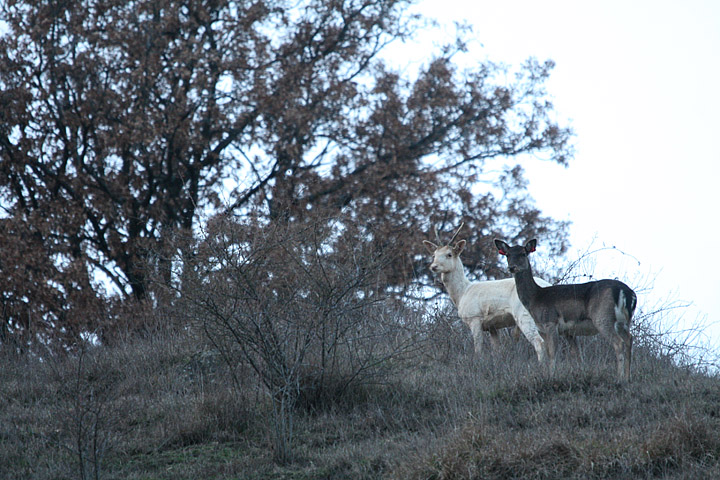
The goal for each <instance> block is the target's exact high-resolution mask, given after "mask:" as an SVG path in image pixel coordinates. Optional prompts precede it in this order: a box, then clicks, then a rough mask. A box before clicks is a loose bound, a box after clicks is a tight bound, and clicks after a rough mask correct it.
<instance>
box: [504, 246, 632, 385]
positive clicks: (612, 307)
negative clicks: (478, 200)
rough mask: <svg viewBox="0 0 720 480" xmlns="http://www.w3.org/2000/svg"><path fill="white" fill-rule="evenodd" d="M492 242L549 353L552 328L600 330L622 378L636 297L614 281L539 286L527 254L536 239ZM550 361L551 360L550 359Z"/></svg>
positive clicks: (629, 349) (629, 350) (626, 373)
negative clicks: (522, 243)
mask: <svg viewBox="0 0 720 480" xmlns="http://www.w3.org/2000/svg"><path fill="white" fill-rule="evenodd" d="M495 246H496V247H497V249H498V252H500V254H501V255H505V257H507V262H508V267H509V269H510V273H512V274H513V276H514V277H515V285H516V286H517V291H518V296H519V297H520V301H521V302H522V304H523V305H524V306H525V308H526V309H527V310H528V312H530V315H531V316H532V318H533V320H535V323H536V324H537V326H538V330H539V331H540V332H541V333H545V334H546V335H544V337H545V339H546V340H547V342H548V352H549V355H551V356H552V357H554V355H555V348H554V342H555V340H554V338H555V335H554V330H557V331H558V332H561V333H562V332H566V331H574V332H576V334H580V333H579V332H582V334H586V335H588V334H589V335H594V334H596V333H600V335H602V336H603V337H605V338H606V339H607V340H608V341H609V342H610V343H611V344H612V346H613V349H614V350H615V358H616V360H617V372H618V376H619V377H620V379H621V380H629V379H630V361H631V357H632V336H631V335H630V321H631V319H632V316H633V313H634V312H635V307H636V305H637V296H636V295H635V292H633V290H632V289H631V288H630V287H628V286H627V285H625V284H624V283H623V282H621V281H619V280H598V281H594V282H588V283H579V284H571V285H554V286H551V287H541V286H539V285H538V284H537V283H536V282H535V280H534V278H533V274H532V268H531V266H530V260H529V258H528V255H529V254H530V253H532V252H534V251H535V248H536V246H537V240H530V241H529V242H527V244H525V246H524V247H523V246H513V247H511V246H510V245H508V244H507V243H506V242H504V241H502V240H497V239H496V240H495ZM551 364H554V359H553V358H551Z"/></svg>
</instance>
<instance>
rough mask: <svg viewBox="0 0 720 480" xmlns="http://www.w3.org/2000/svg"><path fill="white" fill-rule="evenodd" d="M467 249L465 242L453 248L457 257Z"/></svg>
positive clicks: (460, 241) (460, 242)
mask: <svg viewBox="0 0 720 480" xmlns="http://www.w3.org/2000/svg"><path fill="white" fill-rule="evenodd" d="M464 249H465V240H459V241H458V242H457V243H456V244H455V246H454V247H453V253H454V254H455V255H456V256H457V255H460V253H462V251H463V250H464Z"/></svg>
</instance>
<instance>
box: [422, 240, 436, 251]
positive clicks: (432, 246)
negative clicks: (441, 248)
mask: <svg viewBox="0 0 720 480" xmlns="http://www.w3.org/2000/svg"><path fill="white" fill-rule="evenodd" d="M423 245H425V248H427V251H428V252H430V253H435V250H437V249H438V246H437V245H435V244H434V243H432V242H428V241H427V240H423Z"/></svg>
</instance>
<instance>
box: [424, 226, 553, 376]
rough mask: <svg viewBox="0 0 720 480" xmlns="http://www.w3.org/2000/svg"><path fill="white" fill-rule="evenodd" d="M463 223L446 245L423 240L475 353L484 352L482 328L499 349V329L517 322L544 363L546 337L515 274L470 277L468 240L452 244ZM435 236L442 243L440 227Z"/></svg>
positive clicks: (543, 281)
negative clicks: (466, 263)
mask: <svg viewBox="0 0 720 480" xmlns="http://www.w3.org/2000/svg"><path fill="white" fill-rule="evenodd" d="M462 227H463V224H461V225H460V227H459V228H458V229H457V231H456V232H455V234H454V235H453V237H452V239H451V240H450V242H448V244H447V245H444V246H438V245H435V244H434V243H432V242H429V241H427V240H424V241H423V244H424V245H425V247H426V248H427V249H428V251H429V252H430V253H431V254H432V255H433V262H432V264H431V265H430V270H432V271H433V272H434V273H439V274H440V279H441V280H442V283H443V284H444V285H445V288H446V289H447V292H448V294H449V295H450V299H451V300H452V302H453V303H454V304H455V306H456V307H457V309H458V315H459V316H460V318H461V319H462V321H463V322H465V324H466V325H467V326H468V327H470V331H471V332H472V336H473V341H474V345H475V353H476V354H480V353H481V352H482V343H483V335H482V332H484V331H486V332H490V340H491V344H492V347H493V349H494V350H496V349H497V348H498V347H499V345H500V343H499V340H498V329H501V328H510V327H515V326H516V325H517V327H518V328H519V329H520V331H521V332H522V333H523V334H524V335H525V337H526V338H527V339H528V340H529V341H530V343H531V344H532V346H533V347H534V348H535V352H536V354H537V358H538V361H539V362H540V364H541V365H543V364H545V363H546V360H547V354H546V346H545V341H544V340H543V338H542V337H541V335H540V333H539V332H538V328H537V326H536V325H535V322H534V321H533V319H532V317H531V316H530V314H529V313H528V311H527V310H526V309H525V307H524V306H523V304H522V302H520V298H518V294H517V290H516V288H515V280H514V279H512V278H507V279H503V280H489V281H482V282H470V280H468V278H467V276H466V275H465V269H464V268H463V264H462V261H461V260H460V254H461V253H462V251H463V249H464V248H465V240H460V241H458V242H457V243H456V244H455V245H452V243H453V241H454V240H455V237H457V235H458V233H460V229H461V228H462ZM435 236H436V238H437V239H438V243H441V242H440V238H439V236H438V235H437V231H435ZM536 280H537V281H538V282H539V283H541V284H543V285H550V284H549V283H548V282H546V281H545V280H543V279H541V278H538V279H536Z"/></svg>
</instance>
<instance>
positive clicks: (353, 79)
mask: <svg viewBox="0 0 720 480" xmlns="http://www.w3.org/2000/svg"><path fill="white" fill-rule="evenodd" d="M410 3H411V2H409V1H400V0H345V1H340V0H330V1H328V0H309V1H306V2H296V1H282V0H265V1H262V0H258V1H254V2H236V1H223V0H219V1H218V0H199V1H194V2H178V1H171V0H160V1H158V0H153V1H148V0H138V1H117V0H79V1H76V2H64V1H59V0H54V1H49V2H39V3H38V2H30V1H13V0H10V1H7V2H4V3H3V4H2V6H0V9H1V10H0V15H1V18H2V20H3V21H4V26H5V29H3V30H2V36H1V38H0V46H1V49H0V52H1V53H0V207H1V208H2V214H1V215H0V233H1V234H2V237H1V238H0V249H1V251H2V252H3V254H2V258H0V273H2V276H3V278H4V279H5V283H4V285H3V287H2V291H1V292H0V295H1V298H0V301H1V302H3V309H2V312H3V319H2V322H3V330H2V333H3V335H10V334H12V333H13V332H18V331H25V332H27V331H33V330H36V331H40V330H42V329H46V330H48V331H58V330H61V331H62V332H63V333H64V334H69V335H72V332H78V331H80V330H83V329H87V328H91V327H89V326H87V325H82V324H79V323H78V320H77V318H78V317H77V315H73V314H72V311H73V309H74V308H80V306H83V305H85V306H87V305H90V304H92V305H100V304H101V303H102V302H103V301H104V299H105V298H106V296H107V295H106V294H105V292H104V291H103V282H100V281H99V280H98V278H101V277H99V276H98V272H102V277H104V278H105V279H106V281H107V283H108V284H110V285H113V286H114V287H113V289H114V290H115V291H117V292H119V299H120V300H122V299H123V298H128V299H133V298H134V299H140V300H142V299H145V298H146V297H147V296H148V294H149V288H150V286H149V277H150V276H151V275H153V274H157V275H159V276H160V277H161V278H164V279H165V280H166V281H168V282H169V281H170V277H171V266H170V264H169V261H168V260H167V259H168V258H169V256H170V255H171V254H172V249H173V241H172V239H173V236H174V235H175V234H176V233H177V232H184V233H185V234H186V235H193V234H194V233H195V232H196V229H197V227H198V226H199V222H200V221H201V220H202V219H203V218H208V217H209V216H211V215H213V214H217V213H223V214H226V215H232V216H236V217H242V218H245V219H247V218H251V219H255V220H256V222H257V224H258V225H262V224H264V223H266V222H270V221H272V222H302V221H308V219H317V218H331V217H333V216H337V215H343V216H345V218H348V219H351V220H352V221H351V222H348V223H347V225H348V227H347V228H345V229H343V230H342V232H341V233H340V234H339V237H338V238H337V244H336V246H337V248H342V247H341V246H342V244H343V243H346V242H357V241H359V239H367V240H368V241H371V240H372V241H377V242H379V243H378V244H379V245H382V241H383V239H387V238H393V239H395V240H394V241H393V242H394V245H393V247H395V248H397V249H398V252H399V254H398V256H397V258H398V260H397V265H396V268H394V269H393V272H395V273H396V275H395V277H394V278H390V280H389V281H390V282H394V283H395V284H398V285H402V284H403V283H405V282H407V279H408V276H409V275H412V274H413V272H414V271H416V270H417V268H418V265H416V263H417V262H419V261H420V260H419V259H420V257H419V256H418V254H419V252H420V249H419V248H418V247H417V245H418V241H419V240H420V239H421V238H425V236H426V235H427V234H428V233H429V232H430V231H431V229H432V227H433V226H437V227H438V228H440V229H441V230H450V229H451V228H453V227H455V226H456V225H457V224H458V223H459V221H460V220H461V219H463V220H464V221H465V222H466V229H467V230H466V232H467V236H469V237H470V238H471V243H474V246H472V248H471V249H469V250H468V253H467V254H466V255H467V257H468V259H469V260H470V261H471V263H472V262H473V261H474V262H476V263H478V264H480V263H483V262H484V267H483V268H481V270H482V271H483V272H484V273H485V274H486V275H488V276H494V275H497V274H498V271H497V270H496V269H497V265H498V263H497V261H496V259H495V255H493V254H492V245H490V244H489V243H488V242H485V243H487V245H485V243H483V242H481V241H480V239H482V238H484V237H485V236H492V235H494V234H500V233H502V236H503V237H505V238H508V239H510V240H513V239H514V238H515V237H520V236H530V235H532V236H541V237H543V239H544V243H545V244H549V245H551V246H552V248H553V249H554V251H557V252H560V251H562V250H563V249H564V248H565V239H566V231H565V229H566V225H565V224H564V223H561V222H555V221H553V220H551V219H549V218H546V217H543V216H542V215H541V213H540V211H539V210H538V209H537V208H536V207H535V206H534V204H533V203H532V200H531V199H530V198H529V197H528V195H527V191H526V189H525V183H524V179H523V175H522V169H521V168H520V167H516V168H514V169H512V170H510V171H507V172H503V173H501V174H499V175H494V174H492V173H491V172H488V171H487V168H486V163H485V162H486V161H487V160H488V159H494V158H502V157H508V158H516V159H521V158H522V156H523V154H538V153H542V154H543V155H545V157H546V158H547V159H548V160H550V161H553V162H558V163H560V164H566V163H567V162H568V160H569V159H570V157H571V156H572V148H571V145H570V143H569V138H570V136H571V132H570V131H569V129H568V128H565V127H563V126H561V125H558V123H557V122H556V121H555V120H553V114H554V112H553V107H552V105H551V103H550V102H549V100H548V98H547V94H546V92H545V90H544V82H545V80H546V79H547V77H548V75H549V73H550V70H551V69H552V66H553V65H552V62H545V63H540V62H537V61H535V60H529V61H528V62H527V63H526V64H525V65H523V66H522V68H521V69H519V73H517V75H516V76H515V77H511V78H514V80H513V81H512V82H511V83H508V82H507V80H506V79H507V78H508V75H507V74H506V73H507V72H506V71H505V70H504V69H503V68H502V67H500V66H498V65H495V64H492V63H488V62H486V63H480V64H478V65H476V66H474V67H473V68H470V69H463V68H461V67H459V66H458V65H456V64H455V63H454V60H453V53H455V52H456V51H457V50H462V49H463V48H464V46H463V41H462V40H463V38H462V35H467V33H461V34H460V36H461V37H460V38H459V39H458V42H456V43H455V44H453V45H451V46H449V47H448V48H445V49H441V50H439V51H437V52H433V53H429V54H428V57H427V59H426V62H425V63H424V66H423V67H422V68H421V69H420V71H419V72H418V74H417V76H414V77H413V78H409V77H408V76H407V75H403V74H402V73H401V70H400V69H398V68H396V67H395V66H393V65H389V64H388V63H387V62H386V61H384V60H383V59H382V56H381V54H382V52H383V50H384V48H385V47H386V46H387V45H388V44H389V43H390V42H392V41H398V40H399V39H406V38H409V37H411V36H412V35H413V34H415V33H417V32H418V29H419V28H420V26H421V23H420V22H418V21H417V19H415V18H413V17H412V16H409V15H407V14H406V13H405V12H406V11H407V7H408V6H409V4H410ZM479 182H487V185H488V188H486V189H484V190H483V189H478V188H477V186H478V185H479ZM478 192H480V193H478ZM398 231H400V232H406V234H405V235H397V233H398ZM398 238H401V240H399V242H400V243H401V244H400V245H398V244H397V243H398V240H397V239H398ZM472 240H475V242H472ZM403 242H404V243H403ZM491 255H492V256H491ZM489 259H492V260H489ZM149 266H150V267H151V268H150V269H149V268H148V267H149ZM98 308H100V307H98ZM0 341H2V339H1V338H0Z"/></svg>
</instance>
